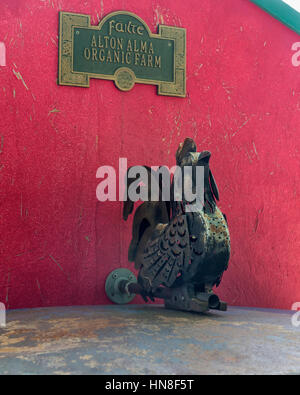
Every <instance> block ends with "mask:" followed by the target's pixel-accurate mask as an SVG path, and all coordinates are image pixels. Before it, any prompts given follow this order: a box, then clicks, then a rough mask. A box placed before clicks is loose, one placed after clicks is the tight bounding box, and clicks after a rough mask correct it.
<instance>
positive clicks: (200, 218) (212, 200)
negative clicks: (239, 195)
mask: <svg viewBox="0 0 300 395" xmlns="http://www.w3.org/2000/svg"><path fill="white" fill-rule="evenodd" d="M210 156H211V154H210V152H208V151H202V152H196V144H195V142H194V141H193V140H192V139H190V138H187V139H185V141H184V143H181V144H180V146H179V148H178V150H177V153H176V162H177V166H180V168H183V167H185V166H190V167H192V168H193V169H195V168H196V167H197V166H203V168H204V202H203V204H202V205H201V206H199V207H198V208H197V210H196V211H195V210H194V211H193V212H189V210H188V209H187V207H188V205H189V203H190V202H187V201H186V200H184V198H183V200H182V201H177V200H175V199H174V178H173V182H172V183H171V184H170V185H171V193H170V196H171V199H170V201H164V200H163V199H162V198H161V199H160V200H159V201H148V202H144V203H143V204H141V205H140V206H139V207H138V209H137V210H136V211H135V214H134V220H133V229H132V240H131V243H130V246H129V253H128V258H129V260H130V261H132V262H134V263H135V268H136V269H138V270H139V274H138V281H137V283H136V282H130V281H128V280H126V279H125V278H124V280H123V281H120V279H119V280H118V281H119V282H118V287H117V288H118V290H119V292H120V293H121V294H124V293H127V294H132V293H139V294H141V295H142V296H143V297H144V299H145V301H147V300H148V298H150V299H152V300H154V298H162V299H164V300H165V306H166V307H167V308H172V309H179V310H186V311H195V312H204V311H207V310H208V309H217V310H226V308H227V305H226V303H225V302H221V301H220V300H219V298H218V296H217V295H215V294H214V293H213V292H212V288H213V287H214V286H215V285H216V286H218V285H219V284H220V281H221V278H222V275H223V272H224V271H225V270H226V269H227V267H228V262H229V256H230V237H229V230H228V225H227V220H226V217H225V215H224V214H223V213H222V212H221V211H220V209H219V208H218V206H217V204H216V201H217V200H219V191H218V188H217V185H216V182H215V179H214V177H213V175H212V172H211V170H210V168H209V159H210ZM147 169H148V171H149V177H150V176H151V172H152V173H153V170H152V169H150V168H147ZM184 174H185V173H184ZM192 174H193V173H192ZM169 176H170V175H169ZM156 179H157V180H158V181H157V182H158V184H159V185H158V187H159V189H160V190H161V189H162V185H161V183H160V179H159V177H157V178H156ZM134 181H135V179H130V178H128V182H127V185H128V188H129V186H130V185H131V183H132V182H134ZM187 181H188V182H190V184H191V185H192V186H194V183H195V180H194V178H193V176H191V179H190V180H187ZM184 182H186V180H184ZM183 184H184V183H183ZM151 186H152V185H151ZM149 196H151V191H149ZM183 196H185V195H183ZM161 197H162V194H161ZM172 197H173V198H172ZM133 206H134V202H133V201H131V200H127V201H125V202H124V208H123V218H124V219H125V220H127V218H128V216H129V214H130V213H132V211H133ZM114 276H115V277H116V278H117V277H118V272H117V271H116V272H114ZM114 295H115V293H114ZM109 296H111V295H109ZM111 299H112V300H114V299H113V298H112V297H111ZM114 301H116V302H117V300H114Z"/></svg>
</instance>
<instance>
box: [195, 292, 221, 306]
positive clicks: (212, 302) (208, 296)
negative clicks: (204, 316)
mask: <svg viewBox="0 0 300 395" xmlns="http://www.w3.org/2000/svg"><path fill="white" fill-rule="evenodd" d="M197 299H199V300H201V301H202V302H207V304H208V307H209V308H210V309H218V307H219V305H220V299H219V297H218V296H217V295H215V294H213V293H206V292H199V293H197Z"/></svg>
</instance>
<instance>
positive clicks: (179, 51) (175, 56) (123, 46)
mask: <svg viewBox="0 0 300 395" xmlns="http://www.w3.org/2000/svg"><path fill="white" fill-rule="evenodd" d="M90 78H100V79H106V80H113V81H114V82H115V84H116V86H117V87H118V88H119V89H120V90H122V91H129V90H130V89H132V88H133V87H134V84H135V83H136V82H137V83H142V84H154V85H157V86H158V94H159V95H167V96H179V97H185V95H186V30H185V29H183V28H179V27H172V26H164V25H160V26H159V27H158V33H157V34H153V33H151V31H150V29H149V27H148V25H147V24H146V23H145V22H144V21H143V20H142V19H141V18H139V17H138V16H136V15H134V14H132V13H130V12H126V11H119V12H113V13H111V14H109V15H107V16H106V17H105V18H103V19H102V20H101V22H100V23H99V25H98V26H91V23H90V16H89V15H81V14H71V13H68V12H60V26H59V78H58V83H59V84H60V85H71V86H81V87H89V81H90Z"/></svg>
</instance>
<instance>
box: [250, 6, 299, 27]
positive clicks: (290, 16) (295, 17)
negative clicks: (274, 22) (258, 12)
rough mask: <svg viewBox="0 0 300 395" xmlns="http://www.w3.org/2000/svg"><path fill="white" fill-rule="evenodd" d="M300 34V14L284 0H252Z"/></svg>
mask: <svg viewBox="0 0 300 395" xmlns="http://www.w3.org/2000/svg"><path fill="white" fill-rule="evenodd" d="M250 1H252V3H255V4H257V5H258V6H259V7H261V8H262V9H264V10H265V11H267V12H268V13H269V14H271V15H272V16H274V17H275V18H276V19H278V20H279V21H281V22H282V23H284V24H285V25H286V26H288V27H289V28H290V29H292V30H294V31H295V32H296V33H298V34H300V14H299V12H297V11H296V10H294V9H293V8H292V7H290V6H289V5H288V4H286V3H284V2H283V1H282V0H250ZM299 1H300V0H299Z"/></svg>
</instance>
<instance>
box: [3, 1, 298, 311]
mask: <svg viewBox="0 0 300 395" xmlns="http://www.w3.org/2000/svg"><path fill="white" fill-rule="evenodd" d="M59 10H63V11H70V12H77V13H84V14H90V15H92V22H93V23H95V24H96V23H97V20H98V17H99V18H101V17H103V16H104V15H106V14H108V13H110V12H112V11H117V10H128V11H131V12H134V13H136V14H137V15H139V16H140V17H141V18H142V19H144V20H145V22H146V23H148V25H149V27H150V29H151V30H152V31H153V32H156V28H157V24H158V23H161V24H167V25H174V26H182V27H185V28H187V92H188V96H187V98H186V99H180V98H171V97H164V96H158V95H157V94H156V88H155V87H153V86H143V85H136V86H135V88H134V89H133V90H132V91H130V92H127V93H124V92H120V91H119V90H118V89H116V88H115V86H114V84H113V82H111V81H102V80H91V86H90V88H76V87H65V86H58V85H57V83H56V81H57V69H58V37H57V36H58V11H59ZM0 18H1V19H0V42H3V43H4V44H5V48H6V63H5V64H6V65H3V60H2V63H1V66H0V111H1V123H0V187H1V189H0V229H1V230H0V253H1V255H0V301H2V302H5V303H6V305H7V307H9V308H19V307H32V306H50V305H71V304H73V305H78V304H96V303H108V300H107V298H106V296H105V294H104V281H105V278H106V276H107V274H108V273H109V272H110V271H111V270H112V269H114V268H117V267H120V266H123V267H130V268H131V267H132V265H131V264H129V263H128V261H127V248H128V244H129V240H130V232H131V222H130V223H124V222H123V221H122V220H121V203H119V202H116V203H114V202H111V203H99V202H97V200H96V195H95V190H96V186H97V181H98V180H97V179H96V177H95V175H96V170H97V168H98V167H99V166H101V165H111V166H117V165H118V159H119V157H127V158H128V164H129V165H134V164H148V165H159V164H166V165H169V166H170V165H173V164H175V160H174V154H175V150H176V148H177V145H178V143H179V142H180V141H182V140H183V139H184V138H185V137H187V136H190V137H194V138H195V140H196V142H197V144H198V148H199V149H201V150H204V149H208V150H210V151H211V152H212V159H211V166H212V168H213V172H214V175H215V178H216V180H217V183H218V186H219V189H220V195H221V204H220V207H221V208H222V209H223V211H224V212H225V213H226V214H227V217H228V220H229V226H230V230H231V238H232V257H231V261H230V267H229V270H228V271H227V272H226V274H225V276H224V279H223V283H222V285H221V287H220V290H219V295H220V296H222V298H223V299H224V300H227V301H228V302H229V303H231V304H236V305H249V306H260V307H278V308H290V307H291V304H292V303H293V302H295V301H299V300H300V276H299V274H300V265H299V258H300V225H299V222H300V201H299V196H300V183H299V176H300V166H299V159H300V137H299V120H300V84H299V71H300V69H299V68H297V67H294V66H293V65H292V62H291V57H292V54H293V53H292V52H291V46H292V44H293V43H294V42H296V41H300V39H299V37H298V36H297V34H296V33H294V32H292V31H290V30H289V29H288V28H286V27H285V26H283V25H282V24H281V23H279V22H278V21H276V20H275V19H273V18H272V17H271V16H269V15H268V14H266V13H265V12H263V11H262V10H261V9H259V8H258V7H256V6H255V5H254V4H252V3H251V2H250V1H248V0H226V1H223V0H222V1H215V0H202V1H201V2H199V0H188V1H185V2H183V1H182V0H153V1H147V0H131V1H127V2H125V1H121V0H101V1H99V0H97V1H96V0H92V1H82V0H80V1H79V0H44V1H42V0H40V1H39V0H26V1H25V0H19V1H18V0H2V1H1V3H0ZM135 301H139V299H138V298H137V299H136V300H135Z"/></svg>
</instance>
